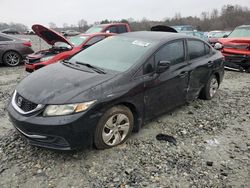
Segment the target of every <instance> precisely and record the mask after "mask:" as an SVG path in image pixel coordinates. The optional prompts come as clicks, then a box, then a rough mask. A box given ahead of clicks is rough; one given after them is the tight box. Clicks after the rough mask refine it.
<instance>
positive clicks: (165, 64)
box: [156, 61, 170, 74]
mask: <svg viewBox="0 0 250 188" xmlns="http://www.w3.org/2000/svg"><path fill="white" fill-rule="evenodd" d="M169 67H170V61H159V62H158V64H157V67H156V73H159V74H160V73H163V72H165V71H166V70H167V69H169Z"/></svg>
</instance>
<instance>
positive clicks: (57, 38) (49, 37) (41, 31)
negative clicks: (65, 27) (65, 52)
mask: <svg viewBox="0 0 250 188" xmlns="http://www.w3.org/2000/svg"><path fill="white" fill-rule="evenodd" d="M32 29H33V31H34V32H35V33H36V35H38V36H39V37H41V38H42V39H43V40H45V41H46V42H47V43H48V44H50V45H54V44H55V43H56V42H64V43H66V44H68V45H70V46H71V47H73V46H74V45H73V44H72V43H71V42H70V41H69V40H67V39H66V38H65V37H64V36H62V35H60V34H59V33H57V32H56V31H54V30H52V29H49V28H47V27H45V26H43V25H39V24H35V25H33V26H32Z"/></svg>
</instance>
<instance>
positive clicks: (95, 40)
mask: <svg viewBox="0 0 250 188" xmlns="http://www.w3.org/2000/svg"><path fill="white" fill-rule="evenodd" d="M104 38H105V36H95V37H93V38H92V39H90V40H89V41H88V42H87V44H86V45H87V46H91V45H93V44H95V43H97V42H99V41H101V40H102V39H104Z"/></svg>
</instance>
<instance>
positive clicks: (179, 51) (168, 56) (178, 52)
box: [155, 40, 185, 64]
mask: <svg viewBox="0 0 250 188" xmlns="http://www.w3.org/2000/svg"><path fill="white" fill-rule="evenodd" d="M155 61H156V62H157V63H158V62H159V61H170V62H171V64H177V63H180V62H183V61H185V53H184V45H183V41H182V40H180V41H176V42H172V43H170V44H167V45H165V46H164V47H163V48H161V49H160V50H159V51H158V52H157V53H156V55H155Z"/></svg>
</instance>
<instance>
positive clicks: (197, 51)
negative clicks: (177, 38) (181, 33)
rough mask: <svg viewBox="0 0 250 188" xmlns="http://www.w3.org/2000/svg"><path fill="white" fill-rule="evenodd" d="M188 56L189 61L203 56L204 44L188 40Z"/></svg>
mask: <svg viewBox="0 0 250 188" xmlns="http://www.w3.org/2000/svg"><path fill="white" fill-rule="evenodd" d="M188 54H189V58H190V59H195V58H199V57H202V56H204V55H205V45H204V42H202V41H198V40H188Z"/></svg>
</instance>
